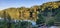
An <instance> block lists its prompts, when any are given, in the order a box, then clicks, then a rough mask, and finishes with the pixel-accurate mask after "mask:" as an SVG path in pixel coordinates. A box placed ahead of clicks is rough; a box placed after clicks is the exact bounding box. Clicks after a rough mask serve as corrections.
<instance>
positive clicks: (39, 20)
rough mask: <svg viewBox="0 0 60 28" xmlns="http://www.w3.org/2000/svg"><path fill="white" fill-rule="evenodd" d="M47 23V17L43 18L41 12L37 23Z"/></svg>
mask: <svg viewBox="0 0 60 28" xmlns="http://www.w3.org/2000/svg"><path fill="white" fill-rule="evenodd" d="M43 23H45V19H44V18H43V16H42V15H41V14H38V19H37V21H36V24H37V25H39V24H43Z"/></svg>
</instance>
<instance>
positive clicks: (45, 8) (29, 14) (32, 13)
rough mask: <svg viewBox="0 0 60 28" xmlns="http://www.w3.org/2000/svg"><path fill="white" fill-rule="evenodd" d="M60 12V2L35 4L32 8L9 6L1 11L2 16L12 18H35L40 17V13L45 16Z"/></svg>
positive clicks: (48, 16) (52, 15) (49, 16)
mask: <svg viewBox="0 0 60 28" xmlns="http://www.w3.org/2000/svg"><path fill="white" fill-rule="evenodd" d="M59 12H60V2H59V1H56V2H48V3H44V4H42V5H39V6H37V5H36V6H33V7H31V8H25V7H20V8H7V9H4V10H1V11H0V17H3V18H4V17H8V14H9V16H10V17H11V19H17V20H34V21H36V19H37V18H38V16H37V15H38V14H39V13H40V14H42V16H44V17H45V18H47V19H48V18H51V17H56V16H57V15H58V14H59Z"/></svg>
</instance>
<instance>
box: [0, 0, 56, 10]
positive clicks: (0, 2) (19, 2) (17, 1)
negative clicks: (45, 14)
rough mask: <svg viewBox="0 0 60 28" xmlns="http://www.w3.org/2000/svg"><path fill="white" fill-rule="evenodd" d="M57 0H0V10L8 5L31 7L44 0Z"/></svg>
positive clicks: (48, 0) (45, 0) (44, 0)
mask: <svg viewBox="0 0 60 28" xmlns="http://www.w3.org/2000/svg"><path fill="white" fill-rule="evenodd" d="M51 1H57V0H0V10H3V9H6V8H10V7H22V6H24V7H31V6H34V5H41V4H43V3H46V2H51Z"/></svg>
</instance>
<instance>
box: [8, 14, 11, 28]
mask: <svg viewBox="0 0 60 28" xmlns="http://www.w3.org/2000/svg"><path fill="white" fill-rule="evenodd" d="M7 19H8V28H11V17H10V15H9V14H7Z"/></svg>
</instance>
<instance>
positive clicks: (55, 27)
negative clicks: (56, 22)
mask: <svg viewBox="0 0 60 28" xmlns="http://www.w3.org/2000/svg"><path fill="white" fill-rule="evenodd" d="M49 28H60V26H51V27H49Z"/></svg>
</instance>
